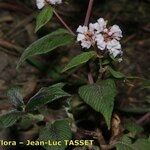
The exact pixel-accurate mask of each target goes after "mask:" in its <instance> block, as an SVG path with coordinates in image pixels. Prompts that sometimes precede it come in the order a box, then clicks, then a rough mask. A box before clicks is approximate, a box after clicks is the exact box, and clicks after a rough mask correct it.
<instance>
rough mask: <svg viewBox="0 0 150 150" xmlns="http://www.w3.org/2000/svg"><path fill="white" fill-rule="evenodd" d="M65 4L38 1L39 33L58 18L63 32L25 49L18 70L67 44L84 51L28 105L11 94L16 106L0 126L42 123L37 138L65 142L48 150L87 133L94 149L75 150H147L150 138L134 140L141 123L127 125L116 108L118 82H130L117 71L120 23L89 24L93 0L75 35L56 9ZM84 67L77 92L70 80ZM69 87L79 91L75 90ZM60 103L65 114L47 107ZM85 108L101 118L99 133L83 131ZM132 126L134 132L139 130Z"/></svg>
mask: <svg viewBox="0 0 150 150" xmlns="http://www.w3.org/2000/svg"><path fill="white" fill-rule="evenodd" d="M63 2H64V1H63V0H36V6H37V8H38V9H39V14H38V15H37V18H36V27H35V32H38V31H39V30H40V29H41V28H43V27H44V26H45V25H46V24H47V23H48V22H49V21H50V20H51V19H52V17H53V15H55V16H56V17H57V18H58V19H59V21H60V22H61V23H62V25H63V27H64V28H61V29H57V30H56V31H54V32H51V33H49V34H48V35H46V36H44V37H42V38H40V39H38V40H37V41H35V42H34V43H32V44H31V45H30V46H29V47H28V48H26V49H25V51H24V52H23V53H22V55H21V58H20V60H19V61H18V65H17V68H18V69H19V67H20V66H21V65H22V64H23V63H24V61H25V60H29V59H30V58H31V57H33V56H36V55H39V54H46V53H50V52H53V51H55V50H56V49H57V48H59V47H62V46H66V47H67V46H68V47H69V48H70V49H71V48H72V47H73V46H75V45H76V47H78V49H80V51H79V52H80V53H79V54H78V55H76V56H75V57H73V58H72V59H71V60H70V61H68V60H67V61H68V63H67V64H66V65H65V66H64V67H63V68H62V69H61V72H60V74H61V75H62V76H63V75H64V78H63V79H62V80H60V82H57V83H55V84H52V85H50V86H48V87H43V88H41V89H40V90H39V91H38V92H37V93H36V94H35V95H33V96H32V97H31V98H29V99H28V101H27V102H24V100H23V97H22V95H21V94H20V90H19V89H18V88H12V89H10V90H8V92H7V96H8V98H9V99H10V101H11V102H12V104H13V106H14V108H13V110H11V111H9V112H8V113H6V114H3V115H1V116H0V127H1V128H7V127H10V126H12V125H14V124H15V123H17V121H18V122H19V121H20V120H21V121H20V122H23V123H24V122H25V118H26V119H29V120H30V122H32V123H33V124H36V125H37V124H38V123H39V122H40V123H41V122H42V123H43V124H42V125H43V126H42V128H41V130H40V132H39V137H38V140H44V141H47V140H52V141H61V142H62V144H61V146H60V145H55V146H51V147H49V146H48V145H44V148H45V149H47V150H55V149H56V150H65V149H66V148H67V147H68V146H70V145H65V142H64V141H65V140H71V139H73V138H74V139H75V138H78V139H80V136H77V135H78V134H79V135H82V134H83V135H86V136H87V137H90V138H92V139H94V140H95V142H94V144H93V145H86V146H85V145H84V146H83V147H74V145H71V146H73V147H71V148H72V149H74V150H75V149H76V148H79V149H80V150H81V149H83V150H84V149H89V150H91V149H93V150H96V149H104V150H106V149H114V148H116V149H117V150H123V149H124V150H127V149H135V150H136V148H137V147H138V146H139V147H140V146H141V145H143V147H144V149H143V150H148V149H147V148H148V147H149V140H148V139H145V138H142V139H141V140H140V142H139V140H136V141H135V140H132V139H135V137H136V136H137V133H138V132H139V130H140V131H141V130H142V129H141V128H140V127H139V126H138V125H137V124H136V123H132V125H131V124H130V125H127V126H126V127H122V124H121V120H120V117H119V115H118V114H117V110H115V109H114V108H115V98H116V96H117V87H116V81H119V80H123V81H125V80H126V79H127V78H128V77H126V76H125V75H124V74H123V73H121V72H119V71H117V69H116V67H115V65H116V63H121V62H122V61H123V58H122V57H123V51H124V50H123V48H122V47H121V39H122V38H123V34H122V29H121V28H120V27H119V26H118V25H112V26H109V24H108V23H109V22H108V21H106V20H105V19H104V18H101V17H100V18H99V19H98V20H97V22H95V23H90V21H89V19H90V16H91V11H92V6H93V2H94V0H89V6H88V9H87V13H86V17H85V21H84V25H79V26H78V28H77V29H76V32H73V31H72V29H71V28H70V27H69V26H68V25H67V24H66V23H65V21H64V20H63V19H62V18H61V16H60V15H59V13H58V12H57V9H56V8H57V7H56V5H58V7H59V5H61V4H63ZM80 67H83V71H84V72H80V76H82V77H83V78H84V80H82V81H81V82H80V83H79V84H77V88H76V87H75V85H74V82H75V81H71V82H70V80H69V77H70V76H71V75H74V76H75V77H76V78H78V79H81V78H80V76H78V74H74V72H78V70H80V69H79V68H80ZM83 78H82V79H83ZM66 87H67V88H66ZM68 87H69V88H71V87H73V88H75V89H74V90H73V92H70V90H69V88H68ZM76 97H77V98H76ZM76 99H78V100H76ZM59 100H61V101H59ZM58 101H59V102H58ZM57 102H58V105H59V103H60V104H61V108H60V110H53V109H51V108H49V107H48V106H49V105H50V106H53V103H57ZM82 107H84V108H85V109H87V108H88V110H90V111H89V114H87V116H88V115H89V116H88V117H90V116H92V117H93V116H94V117H93V118H94V119H93V120H97V118H98V120H99V123H98V124H97V125H96V126H97V127H96V129H93V130H92V131H87V130H85V129H80V127H79V123H78V121H77V116H76V111H79V114H82V112H81V113H80V110H79V109H80V108H82ZM60 114H61V115H60ZM93 114H94V115H93ZM97 116H98V117H97ZM83 120H84V119H83ZM100 122H101V123H100ZM102 127H103V128H105V130H103V129H102ZM131 127H134V128H135V130H134V132H133V129H131ZM125 130H127V131H128V133H127V134H126V133H125V132H124V131H125ZM104 131H107V132H108V133H109V135H108V137H109V138H108V139H107V138H105V136H104V135H105V133H104ZM77 133H78V134H77ZM73 135H74V137H73ZM75 136H77V137H75ZM77 146H81V145H77Z"/></svg>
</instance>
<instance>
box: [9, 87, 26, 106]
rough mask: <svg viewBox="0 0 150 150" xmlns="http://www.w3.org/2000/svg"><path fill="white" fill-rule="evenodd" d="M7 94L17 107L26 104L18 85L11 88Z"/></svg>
mask: <svg viewBox="0 0 150 150" xmlns="http://www.w3.org/2000/svg"><path fill="white" fill-rule="evenodd" d="M7 96H8V98H9V101H10V102H11V103H12V104H13V105H14V106H15V107H19V106H22V105H24V102H23V98H22V95H21V92H20V88H18V87H14V88H10V89H9V90H8V91H7Z"/></svg>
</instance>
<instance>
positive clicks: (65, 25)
mask: <svg viewBox="0 0 150 150" xmlns="http://www.w3.org/2000/svg"><path fill="white" fill-rule="evenodd" d="M53 12H54V14H55V16H56V17H57V18H58V19H59V21H60V22H61V23H62V24H63V25H64V27H65V28H66V29H67V30H68V31H69V32H70V33H71V34H72V35H73V36H75V34H74V32H73V31H72V30H71V29H70V27H69V26H68V25H67V24H66V22H65V21H64V20H63V19H62V18H61V16H60V15H59V14H58V13H57V12H56V10H55V9H53Z"/></svg>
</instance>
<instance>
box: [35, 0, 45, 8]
mask: <svg viewBox="0 0 150 150" xmlns="http://www.w3.org/2000/svg"><path fill="white" fill-rule="evenodd" d="M36 5H37V7H38V9H42V8H43V7H44V6H45V0H36Z"/></svg>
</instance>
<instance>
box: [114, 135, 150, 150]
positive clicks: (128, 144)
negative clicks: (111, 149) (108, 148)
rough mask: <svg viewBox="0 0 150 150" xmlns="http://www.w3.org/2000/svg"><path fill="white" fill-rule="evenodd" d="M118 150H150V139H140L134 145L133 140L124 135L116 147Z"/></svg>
mask: <svg viewBox="0 0 150 150" xmlns="http://www.w3.org/2000/svg"><path fill="white" fill-rule="evenodd" d="M116 148H117V150H149V148H150V141H149V140H148V139H142V138H141V139H138V140H136V141H135V142H134V143H132V141H131V139H130V138H129V137H128V136H127V135H124V136H123V137H122V138H121V140H120V141H119V142H118V144H117V145H116Z"/></svg>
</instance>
